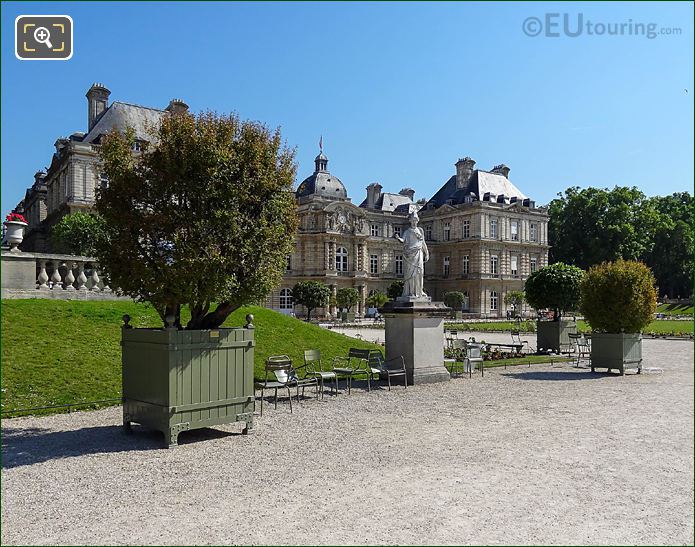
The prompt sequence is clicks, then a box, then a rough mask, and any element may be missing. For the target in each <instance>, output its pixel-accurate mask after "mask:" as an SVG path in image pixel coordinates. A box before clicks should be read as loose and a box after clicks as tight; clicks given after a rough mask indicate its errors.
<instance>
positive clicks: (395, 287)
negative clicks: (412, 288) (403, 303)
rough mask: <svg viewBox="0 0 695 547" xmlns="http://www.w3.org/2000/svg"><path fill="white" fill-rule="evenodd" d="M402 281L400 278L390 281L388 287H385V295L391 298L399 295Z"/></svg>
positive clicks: (401, 289) (401, 292)
mask: <svg viewBox="0 0 695 547" xmlns="http://www.w3.org/2000/svg"><path fill="white" fill-rule="evenodd" d="M403 285H404V283H403V281H401V280H396V281H394V282H392V283H391V284H390V285H389V288H388V289H386V295H387V296H388V297H389V299H391V300H395V299H396V298H398V297H399V296H402V295H403Z"/></svg>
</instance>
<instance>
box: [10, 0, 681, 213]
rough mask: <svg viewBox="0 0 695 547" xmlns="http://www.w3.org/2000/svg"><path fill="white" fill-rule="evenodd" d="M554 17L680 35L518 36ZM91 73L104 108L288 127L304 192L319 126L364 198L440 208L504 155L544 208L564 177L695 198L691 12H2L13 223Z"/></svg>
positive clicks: (113, 8)
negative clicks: (21, 43)
mask: <svg viewBox="0 0 695 547" xmlns="http://www.w3.org/2000/svg"><path fill="white" fill-rule="evenodd" d="M547 13H559V14H564V13H567V14H569V17H570V23H571V26H572V27H573V28H574V26H575V22H576V18H577V17H578V15H579V14H582V17H583V20H584V22H585V23H586V22H587V21H591V22H592V23H593V24H597V23H598V24H604V25H605V24H615V23H630V22H631V23H633V24H634V23H645V24H647V23H654V24H655V25H656V26H657V27H658V29H659V31H660V30H661V28H673V27H678V28H680V34H679V35H673V34H669V35H658V36H656V37H655V38H653V39H649V38H647V37H645V36H643V35H640V36H637V35H629V34H627V33H629V29H628V30H624V31H623V32H624V33H625V34H624V35H622V36H607V35H605V34H604V35H600V36H599V35H596V34H592V35H589V34H588V31H587V30H586V26H584V29H585V30H584V33H583V34H582V35H580V36H577V37H569V36H565V35H563V34H562V24H560V27H559V28H560V34H561V35H560V36H558V37H549V36H545V31H543V32H541V35H539V36H535V37H529V36H527V35H526V34H525V33H524V32H523V30H522V25H523V24H524V22H525V21H526V19H527V18H528V17H538V18H539V20H540V21H541V24H544V23H545V21H546V19H545V17H546V14H547ZM20 14H69V15H71V16H72V18H73V20H74V25H75V48H74V49H75V53H74V56H73V58H72V59H71V60H69V61H67V62H51V61H33V62H26V61H19V60H18V59H16V58H15V56H14V44H13V39H14V30H13V26H14V19H15V17H16V16H17V15H20ZM550 17H551V19H552V18H554V17H555V16H552V15H551V16H550ZM561 17H562V15H560V19H559V21H560V23H561V22H562V19H561ZM553 20H554V19H553ZM532 30H535V29H532ZM550 30H551V31H553V32H554V31H555V30H556V29H555V28H554V27H553V28H551V29H550ZM570 30H572V29H570ZM597 30H598V28H597ZM94 81H99V82H104V83H105V84H106V85H107V87H109V89H111V91H112V94H111V99H112V100H120V101H125V102H132V103H138V104H143V105H147V106H155V107H160V108H163V107H165V106H166V105H167V104H168V102H169V99H171V98H173V97H181V98H183V99H184V100H186V101H187V102H188V104H189V105H190V106H191V108H192V109H193V110H195V111H198V110H204V109H212V110H217V111H219V112H227V111H236V112H238V113H239V114H240V115H241V116H242V117H243V118H252V119H258V120H261V121H264V122H266V123H267V124H269V125H271V126H281V128H282V132H283V136H284V138H285V139H286V141H287V143H288V144H289V145H290V146H293V147H296V150H297V161H298V164H299V171H298V182H299V181H301V180H302V179H303V178H304V177H306V176H308V175H309V174H311V172H312V171H313V159H314V156H315V155H316V154H317V148H318V140H319V137H320V135H323V140H324V149H325V152H326V154H327V155H328V157H329V159H330V163H329V169H330V170H331V172H332V173H333V174H334V175H336V176H338V177H340V178H341V179H342V181H343V182H344V183H345V185H346V186H347V189H348V194H349V196H350V197H352V199H353V202H356V203H359V202H361V201H362V199H363V197H364V195H365V187H366V186H367V184H369V183H371V182H374V181H378V182H380V183H381V184H382V185H383V186H384V189H385V190H387V191H398V190H400V189H401V188H403V187H405V186H410V187H412V188H414V189H415V190H416V197H430V196H431V195H432V194H434V192H435V191H436V190H437V189H438V188H439V187H440V186H441V184H443V182H444V181H445V180H446V179H447V178H448V177H449V176H450V175H452V174H453V173H454V165H453V164H454V163H455V161H456V160H457V159H458V158H459V157H462V156H466V155H467V156H471V157H472V158H473V159H475V160H476V161H477V166H478V167H480V168H482V169H491V168H492V167H493V165H495V164H497V163H502V162H504V163H506V164H507V165H508V166H509V167H510V168H511V173H510V179H511V180H512V181H513V182H514V183H515V184H516V185H517V186H519V187H520V189H521V190H522V191H524V192H525V193H526V194H528V195H530V196H531V197H533V198H535V199H536V200H537V202H539V203H547V202H548V201H549V200H550V199H552V198H553V197H555V195H556V193H557V192H560V191H562V190H564V189H565V188H567V187H569V186H573V185H579V186H582V187H584V186H601V187H604V186H609V187H610V186H614V185H630V186H632V185H635V186H638V187H639V188H640V189H642V190H643V191H644V192H645V193H646V194H648V195H655V194H667V193H672V192H676V191H683V190H688V191H691V192H692V188H693V146H694V144H693V93H694V92H695V90H694V89H693V4H692V3H689V2H688V3H667V2H658V3H646V2H645V3H642V2H640V3H633V4H628V3H606V4H599V3H561V4H560V3H551V2H549V3H500V4H494V3H453V2H447V3H427V4H420V3H396V2H390V3H337V2H336V3H290V2H287V3H285V2H283V3H222V2H219V3H201V2H195V3H192V2H191V3H188V2H176V3H174V2H171V3H170V2H167V3H164V2H155V3H146V2H142V3H140V2H138V3H137V4H134V3H108V2H94V3H91V2H79V3H67V2H66V3H60V2H55V3H40V2H31V3H30V2H11V3H7V2H3V3H2V209H3V213H6V212H7V211H8V210H10V209H11V208H12V207H13V206H14V205H15V204H16V203H17V201H19V200H20V199H21V198H22V197H23V195H24V191H25V189H26V187H27V186H28V185H30V184H31V182H32V181H33V174H34V172H35V171H37V170H38V169H40V168H43V167H45V166H47V165H49V163H50V160H51V154H52V152H53V150H54V149H53V143H54V142H55V140H56V139H57V138H58V137H60V136H67V135H69V134H70V133H72V132H74V131H85V130H86V127H85V126H86V123H87V120H86V118H87V112H86V110H87V108H86V99H85V97H84V94H85V92H86V91H87V89H88V88H89V86H90V84H91V83H92V82H94Z"/></svg>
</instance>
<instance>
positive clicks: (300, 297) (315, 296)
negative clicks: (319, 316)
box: [292, 281, 331, 321]
mask: <svg viewBox="0 0 695 547" xmlns="http://www.w3.org/2000/svg"><path fill="white" fill-rule="evenodd" d="M330 297H331V289H330V288H328V285H326V284H325V283H321V282H320V281H300V282H299V283H297V284H296V285H295V286H294V288H293V289H292V298H293V299H294V303H295V304H301V305H302V306H304V307H305V308H306V310H307V311H306V320H307V321H309V320H310V319H311V312H312V310H314V309H316V308H321V307H323V306H325V305H326V303H327V302H328V301H329V299H330Z"/></svg>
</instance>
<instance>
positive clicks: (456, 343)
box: [451, 339, 468, 349]
mask: <svg viewBox="0 0 695 547" xmlns="http://www.w3.org/2000/svg"><path fill="white" fill-rule="evenodd" d="M467 345H468V343H467V342H466V341H465V340H458V339H457V340H452V341H451V347H452V348H453V349H466V346H467Z"/></svg>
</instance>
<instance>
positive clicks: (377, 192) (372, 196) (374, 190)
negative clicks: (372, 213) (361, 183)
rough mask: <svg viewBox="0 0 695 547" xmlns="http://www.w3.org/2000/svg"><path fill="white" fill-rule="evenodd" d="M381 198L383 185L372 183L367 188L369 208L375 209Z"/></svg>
mask: <svg viewBox="0 0 695 547" xmlns="http://www.w3.org/2000/svg"><path fill="white" fill-rule="evenodd" d="M380 197H381V184H379V183H378V182H372V183H371V184H370V185H369V186H367V208H369V209H374V207H376V203H377V201H379V198H380Z"/></svg>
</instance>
